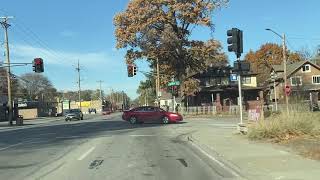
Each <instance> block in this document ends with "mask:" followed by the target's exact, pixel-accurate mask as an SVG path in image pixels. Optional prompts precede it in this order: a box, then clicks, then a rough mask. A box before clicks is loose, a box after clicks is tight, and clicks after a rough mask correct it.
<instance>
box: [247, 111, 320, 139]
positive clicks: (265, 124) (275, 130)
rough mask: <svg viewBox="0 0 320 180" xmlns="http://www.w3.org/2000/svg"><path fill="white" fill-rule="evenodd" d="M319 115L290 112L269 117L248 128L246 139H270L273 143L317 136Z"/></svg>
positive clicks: (319, 130)
mask: <svg viewBox="0 0 320 180" xmlns="http://www.w3.org/2000/svg"><path fill="white" fill-rule="evenodd" d="M319 115H320V114H319V113H311V112H290V114H289V115H287V114H286V113H282V114H275V115H271V116H270V117H269V118H267V119H266V120H264V121H259V122H258V123H256V124H253V125H251V126H250V127H249V132H248V138H249V139H252V140H262V139H271V140H273V141H275V142H281V141H284V140H288V139H292V138H295V137H300V136H305V135H308V136H313V137H315V136H319V135H320V118H319Z"/></svg>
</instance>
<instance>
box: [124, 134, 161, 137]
mask: <svg viewBox="0 0 320 180" xmlns="http://www.w3.org/2000/svg"><path fill="white" fill-rule="evenodd" d="M129 136H131V137H153V136H156V135H151V134H132V135H129Z"/></svg>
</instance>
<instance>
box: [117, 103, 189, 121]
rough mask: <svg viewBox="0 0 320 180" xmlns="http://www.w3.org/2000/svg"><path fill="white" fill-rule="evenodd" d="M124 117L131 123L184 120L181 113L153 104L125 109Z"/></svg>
mask: <svg viewBox="0 0 320 180" xmlns="http://www.w3.org/2000/svg"><path fill="white" fill-rule="evenodd" d="M122 119H123V120H125V121H129V122H130V123H131V124H136V123H143V122H161V123H163V124H168V123H173V122H179V121H182V120H183V118H182V116H181V115H180V114H177V113H173V112H167V111H165V110H163V109H161V108H158V107H153V106H145V107H137V108H134V109H131V110H128V111H124V112H123V115H122Z"/></svg>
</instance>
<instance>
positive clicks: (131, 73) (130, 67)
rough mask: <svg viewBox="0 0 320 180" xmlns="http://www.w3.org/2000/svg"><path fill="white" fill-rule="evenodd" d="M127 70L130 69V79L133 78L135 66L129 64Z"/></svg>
mask: <svg viewBox="0 0 320 180" xmlns="http://www.w3.org/2000/svg"><path fill="white" fill-rule="evenodd" d="M127 69H128V77H133V65H132V64H128V66H127Z"/></svg>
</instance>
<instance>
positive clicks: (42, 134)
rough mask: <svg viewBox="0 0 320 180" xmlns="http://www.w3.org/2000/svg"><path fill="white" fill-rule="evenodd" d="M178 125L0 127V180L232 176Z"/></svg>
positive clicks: (117, 121)
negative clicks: (3, 129) (10, 129)
mask: <svg viewBox="0 0 320 180" xmlns="http://www.w3.org/2000/svg"><path fill="white" fill-rule="evenodd" d="M189 125H190V124H189ZM181 126H185V127H188V122H185V123H184V124H169V125H162V124H142V125H130V124H129V123H127V122H124V121H122V120H121V118H120V115H113V116H109V117H108V118H106V117H102V116H101V117H96V118H94V119H90V120H84V121H74V122H65V121H59V122H53V123H48V124H46V125H45V126H38V127H31V128H25V129H17V130H12V131H3V132H1V131H0V179H6V180H11V179H12V180H15V179H17V180H21V179H32V180H33V179H48V180H56V179H59V180H63V179H67V180H73V179H75V180H82V179H83V180H95V179H97V180H100V179H110V180H113V179H115V180H129V179H130V180H134V179H136V180H144V179H146V180H153V179H160V180H167V179H168V180H171V179H175V180H179V179H181V180H194V179H196V180H207V179H208V180H209V179H210V180H213V179H236V178H235V177H234V176H233V174H232V173H231V172H229V171H227V170H225V169H224V168H222V167H221V166H220V165H219V163H215V162H213V161H212V160H210V159H209V158H208V157H207V156H205V155H204V154H203V152H201V151H200V150H198V149H196V148H193V147H192V146H191V145H190V144H189V143H188V142H187V141H186V139H185V136H186V134H188V133H190V132H189V131H188V128H185V129H183V130H181V128H180V129H179V128H178V127H181Z"/></svg>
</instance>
